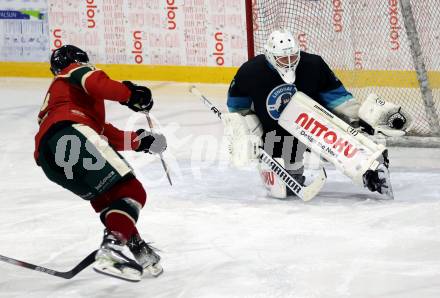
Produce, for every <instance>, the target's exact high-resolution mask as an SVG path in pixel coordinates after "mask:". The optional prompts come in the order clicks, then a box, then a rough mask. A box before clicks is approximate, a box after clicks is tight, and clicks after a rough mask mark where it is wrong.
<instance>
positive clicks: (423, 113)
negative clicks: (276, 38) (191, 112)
mask: <svg viewBox="0 0 440 298" xmlns="http://www.w3.org/2000/svg"><path fill="white" fill-rule="evenodd" d="M246 1H247V12H248V41H249V42H248V45H249V49H248V50H249V56H251V57H252V56H254V55H258V54H261V53H263V46H264V43H265V40H266V38H267V36H268V35H269V34H270V33H271V32H272V31H273V30H276V29H278V28H287V29H289V30H290V31H292V32H293V33H294V35H295V36H297V39H298V43H299V45H300V47H301V49H302V50H304V51H306V52H310V53H315V54H319V55H321V56H322V57H323V58H324V60H326V62H327V63H328V64H329V65H330V66H331V68H332V69H333V70H335V72H336V73H337V75H338V77H339V78H340V79H341V81H342V82H343V83H344V85H345V86H346V87H347V89H349V90H350V91H351V92H352V93H353V95H354V96H356V98H358V99H359V100H360V101H363V100H364V99H365V98H366V97H367V95H368V94H369V93H371V92H374V93H377V94H379V95H380V96H382V97H383V98H384V99H386V100H389V101H392V102H396V103H398V104H400V105H402V107H403V108H404V109H406V110H407V111H408V112H409V113H410V114H411V116H412V117H413V119H414V124H413V126H412V128H411V130H410V135H412V136H424V137H427V136H438V135H439V133H440V128H439V117H438V115H439V112H440V72H439V71H440V58H439V57H440V7H439V6H438V3H437V2H438V1H437V0H424V1H417V0H411V1H410V0H388V1H384V0H368V1H367V0H358V1H349V0H321V1H317V0H246Z"/></svg>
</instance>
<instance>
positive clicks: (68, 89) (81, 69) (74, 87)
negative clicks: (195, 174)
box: [34, 63, 139, 160]
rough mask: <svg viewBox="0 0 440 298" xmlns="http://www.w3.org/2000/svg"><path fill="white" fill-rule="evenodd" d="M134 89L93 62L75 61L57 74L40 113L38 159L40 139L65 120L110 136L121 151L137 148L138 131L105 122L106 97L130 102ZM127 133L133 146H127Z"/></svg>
mask: <svg viewBox="0 0 440 298" xmlns="http://www.w3.org/2000/svg"><path fill="white" fill-rule="evenodd" d="M130 95H131V91H130V90H129V89H128V88H127V86H125V85H124V84H122V83H120V82H118V81H114V80H112V79H110V78H109V77H108V76H107V74H106V73H105V72H103V71H102V70H99V69H95V68H94V67H93V66H91V65H84V64H79V63H74V64H71V65H69V66H68V67H67V68H65V69H63V71H62V72H61V73H60V74H59V75H57V76H56V77H55V78H54V80H53V81H52V84H51V85H50V87H49V90H48V91H47V94H46V98H45V100H44V103H43V106H42V108H41V110H40V113H39V114H38V123H39V125H40V129H39V131H38V133H37V135H36V136H35V152H34V157H35V160H38V151H39V146H40V141H41V139H42V137H43V136H44V134H45V133H46V132H47V131H48V130H49V128H50V127H52V125H54V124H55V123H58V122H61V121H71V122H75V123H81V124H85V125H87V126H89V127H91V128H92V129H94V130H95V131H96V132H97V133H98V134H100V135H104V136H105V137H107V139H108V141H109V143H110V144H111V145H112V147H113V148H114V149H116V150H118V151H121V150H126V149H132V148H137V147H138V146H139V142H138V141H135V140H134V139H135V138H136V137H137V134H136V133H135V132H124V131H121V130H119V129H117V128H116V127H114V126H113V125H111V124H109V123H106V122H105V107H104V100H113V101H119V102H126V101H127V100H128V99H129V98H130ZM125 136H127V137H128V140H130V145H131V147H132V148H125V147H127V146H124V140H125Z"/></svg>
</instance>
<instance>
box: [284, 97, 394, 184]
mask: <svg viewBox="0 0 440 298" xmlns="http://www.w3.org/2000/svg"><path fill="white" fill-rule="evenodd" d="M278 123H279V125H280V126H281V127H283V128H284V129H285V130H287V131H288V132H289V133H291V134H292V135H293V136H295V137H296V138H298V139H299V140H300V141H301V142H302V143H303V144H305V145H306V146H308V147H309V148H310V149H311V150H312V151H313V152H314V153H316V154H318V155H320V156H322V157H323V158H324V159H326V160H328V161H329V162H331V163H332V164H334V165H335V166H336V168H338V169H339V170H340V171H342V172H343V173H344V174H345V175H347V176H348V177H350V178H351V179H352V180H353V181H354V182H355V183H356V184H358V185H364V183H363V174H364V173H365V172H366V171H367V170H368V169H372V170H376V168H377V167H378V166H379V162H378V161H377V159H378V158H379V157H381V156H382V153H383V151H384V150H385V149H386V148H385V147H384V146H383V145H381V144H376V143H374V142H373V141H372V140H370V139H369V138H367V137H366V136H364V135H362V134H360V133H359V132H358V131H357V130H356V129H354V128H353V127H351V126H350V125H348V124H347V123H346V122H344V121H343V120H341V119H339V118H338V117H337V116H335V115H334V114H332V113H331V112H330V111H328V110H327V109H325V108H324V107H322V106H321V105H320V104H319V103H317V102H316V101H314V100H313V99H311V98H310V97H309V96H307V95H306V94H304V93H302V92H296V93H295V95H294V96H293V97H292V100H291V101H290V102H289V104H288V105H287V106H286V108H285V109H284V111H283V112H282V113H281V116H280V118H279V120H278Z"/></svg>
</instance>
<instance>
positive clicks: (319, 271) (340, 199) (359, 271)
mask: <svg viewBox="0 0 440 298" xmlns="http://www.w3.org/2000/svg"><path fill="white" fill-rule="evenodd" d="M49 83H50V80H48V79H23V78H1V79H0V97H1V103H0V135H1V138H0V152H1V155H0V173H1V174H0V175H1V179H0V194H1V203H2V207H1V208H0V254H2V255H6V256H9V257H13V258H16V259H19V260H23V261H27V262H30V263H34V264H38V265H42V266H45V267H48V268H51V269H55V270H60V271H67V270H70V269H71V268H72V267H73V266H75V265H76V264H77V263H78V262H79V261H80V260H81V259H82V258H84V257H85V256H86V255H87V254H88V253H90V252H91V251H93V250H95V249H97V248H98V246H99V244H100V242H101V237H102V230H103V227H102V225H101V223H100V221H99V218H98V216H97V215H95V213H94V212H93V210H92V208H91V207H90V206H89V205H88V203H87V202H85V201H82V200H81V199H79V198H77V197H75V196H74V195H73V194H71V193H69V192H68V191H65V190H64V189H62V188H60V187H59V186H57V185H55V184H53V183H51V182H50V181H49V180H48V179H47V178H46V177H45V175H44V173H43V172H42V170H41V169H40V168H38V167H37V166H36V164H35V162H34V160H33V150H34V134H35V133H36V131H37V113H38V111H39V109H40V105H41V103H42V101H43V99H44V96H45V92H46V89H47V87H48V85H49ZM142 83H144V84H147V85H148V86H150V87H151V88H152V90H153V94H154V97H155V107H154V109H153V111H152V114H153V116H154V118H155V119H157V121H158V122H159V123H160V126H161V129H162V131H163V132H164V133H165V134H166V136H167V137H168V142H169V150H168V151H167V153H166V155H165V158H166V160H167V162H168V164H169V165H170V167H171V170H172V173H171V175H172V179H173V182H174V185H173V186H172V187H170V186H169V184H168V182H167V180H166V179H165V178H164V176H163V169H162V167H161V163H160V160H159V159H158V158H157V157H154V156H150V155H146V154H140V153H133V152H127V153H124V156H125V157H126V158H127V160H128V161H129V162H130V163H131V164H132V166H133V168H134V169H135V172H136V174H137V176H138V177H139V179H140V180H141V181H142V183H143V184H144V186H145V187H146V189H147V192H148V202H147V205H146V207H145V208H144V209H143V211H142V213H141V217H140V221H139V223H138V227H139V230H140V231H141V233H142V234H143V236H144V238H145V239H146V240H148V241H151V242H153V245H154V246H156V247H157V248H159V249H160V250H161V252H160V254H161V256H162V264H163V267H164V270H165V271H164V274H163V275H161V276H160V277H158V278H157V279H154V278H144V279H143V280H142V281H141V282H139V283H129V282H125V281H121V280H118V279H114V278H111V277H106V276H104V275H100V274H97V273H95V272H94V271H93V270H92V268H91V267H89V268H87V269H85V270H84V271H83V272H81V273H80V274H79V275H77V276H76V277H75V278H73V279H72V280H64V279H61V278H57V277H53V276H50V275H47V274H43V273H40V272H36V271H31V270H28V269H24V268H21V267H17V266H13V265H10V264H7V263H3V262H1V263H0V272H1V274H0V276H1V277H0V296H1V297H298V298H299V297H301V298H302V297H304V298H305V297H307V298H309V297H310V298H311V297H339V298H340V297H399V298H403V297H405V298H406V297H408V298H413V297H423V298H428V297H433V298H434V297H440V198H439V194H440V186H439V181H440V149H420V148H418V149H416V148H406V149H403V148H391V149H390V160H391V172H392V174H391V177H392V181H393V186H394V192H395V200H394V201H385V200H378V199H377V198H376V197H375V195H372V194H371V193H369V192H367V191H365V190H363V189H361V188H360V187H357V186H355V185H352V184H351V182H350V181H349V180H348V178H345V177H344V176H343V175H342V174H340V173H339V172H337V171H336V170H335V169H334V168H332V167H330V166H329V165H326V168H327V172H328V176H329V177H328V180H327V183H326V185H325V187H324V189H323V191H322V192H321V193H320V194H319V195H318V197H316V198H315V199H314V200H312V201H310V202H308V203H304V202H302V201H300V200H298V199H289V200H275V199H270V198H268V197H266V195H265V190H264V189H263V186H262V183H261V182H260V178H259V176H258V174H257V171H256V170H255V169H254V168H249V169H243V170H236V169H232V168H230V167H228V166H227V165H226V163H225V162H224V160H223V159H224V158H223V157H222V154H221V146H220V143H221V136H222V124H221V122H220V121H219V120H218V119H217V118H216V117H215V116H214V115H213V114H212V113H211V112H210V111H209V110H207V109H206V107H205V106H204V105H203V104H201V102H200V101H199V100H198V99H197V98H195V97H194V96H192V95H191V94H190V93H189V92H188V87H189V84H183V83H171V82H162V83H161V82H151V83H148V82H142ZM196 85H197V84H196ZM197 87H198V88H199V89H200V90H201V91H202V92H203V93H205V94H206V95H207V96H208V97H209V98H210V99H211V100H212V101H213V102H214V103H216V104H217V105H218V106H219V107H220V108H221V109H223V110H224V109H225V105H224V103H225V94H226V90H227V86H226V85H197ZM107 112H108V113H107V119H108V120H109V121H110V122H112V123H114V124H115V125H116V126H118V127H119V128H121V129H133V128H143V127H145V126H146V125H147V123H146V120H145V118H144V117H143V116H142V115H136V114H134V113H132V112H130V111H129V110H128V109H127V108H126V107H124V106H121V105H119V104H115V103H110V104H108V109H107Z"/></svg>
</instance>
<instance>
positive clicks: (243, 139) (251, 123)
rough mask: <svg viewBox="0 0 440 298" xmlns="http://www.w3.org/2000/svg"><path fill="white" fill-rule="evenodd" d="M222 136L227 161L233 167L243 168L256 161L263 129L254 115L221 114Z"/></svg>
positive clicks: (261, 142)
mask: <svg viewBox="0 0 440 298" xmlns="http://www.w3.org/2000/svg"><path fill="white" fill-rule="evenodd" d="M222 121H223V124H224V135H225V141H226V147H227V151H228V154H229V159H230V161H231V162H232V164H233V165H234V166H235V167H238V168H240V167H244V166H247V165H249V164H250V163H252V162H254V161H256V160H258V156H259V153H260V147H262V145H263V141H262V139H261V137H262V136H263V128H262V125H261V123H260V120H259V119H258V117H257V116H256V115H254V114H250V115H246V116H242V115H241V114H239V113H224V114H222Z"/></svg>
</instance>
